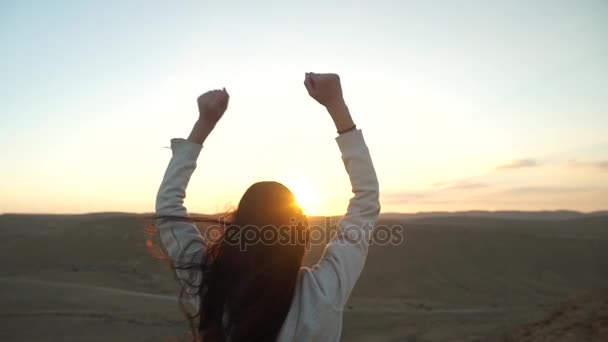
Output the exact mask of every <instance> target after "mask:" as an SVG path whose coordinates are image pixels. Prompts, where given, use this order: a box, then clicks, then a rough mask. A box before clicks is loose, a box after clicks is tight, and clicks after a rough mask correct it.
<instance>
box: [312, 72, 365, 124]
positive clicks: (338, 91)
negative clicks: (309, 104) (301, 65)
mask: <svg viewBox="0 0 608 342" xmlns="http://www.w3.org/2000/svg"><path fill="white" fill-rule="evenodd" d="M304 86H305V87H306V90H307V91H308V95H310V97H312V98H313V99H315V100H317V102H319V103H320V104H322V105H323V106H325V108H326V109H327V112H329V115H330V116H331V118H332V120H333V121H334V125H336V129H337V130H338V133H340V134H342V133H344V132H348V131H351V130H353V129H355V128H356V126H355V123H354V121H353V118H352V117H351V116H350V111H349V110H348V107H347V106H346V103H345V102H344V96H342V86H341V85H340V76H338V75H336V74H315V73H312V72H307V73H306V76H305V77H304Z"/></svg>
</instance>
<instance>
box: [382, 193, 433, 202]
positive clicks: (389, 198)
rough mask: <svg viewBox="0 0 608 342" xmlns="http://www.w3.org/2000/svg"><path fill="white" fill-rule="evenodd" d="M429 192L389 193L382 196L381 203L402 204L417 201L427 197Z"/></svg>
mask: <svg viewBox="0 0 608 342" xmlns="http://www.w3.org/2000/svg"><path fill="white" fill-rule="evenodd" d="M429 194H430V193H429V192H426V191H401V192H391V193H387V194H383V195H382V201H383V202H385V203H388V204H403V203H409V202H415V201H419V200H420V199H423V198H425V197H428V196H429Z"/></svg>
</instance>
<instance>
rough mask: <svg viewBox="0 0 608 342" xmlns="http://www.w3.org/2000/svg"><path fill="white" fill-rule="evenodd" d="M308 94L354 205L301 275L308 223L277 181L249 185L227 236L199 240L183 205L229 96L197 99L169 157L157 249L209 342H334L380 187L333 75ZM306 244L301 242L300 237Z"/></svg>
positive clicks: (320, 78) (314, 83)
mask: <svg viewBox="0 0 608 342" xmlns="http://www.w3.org/2000/svg"><path fill="white" fill-rule="evenodd" d="M304 85H305V86H306V89H307V90H308V94H309V95H310V96H311V97H312V98H313V99H315V100H316V101H317V102H319V103H320V104H321V105H323V106H325V108H326V109H327V111H328V112H329V115H330V116H331V118H332V119H333V121H334V124H335V125H336V128H337V131H338V134H339V135H338V137H337V138H336V141H337V143H338V147H339V148H340V151H341V152H342V160H343V162H344V166H345V168H346V171H347V172H348V175H349V177H350V182H351V184H352V192H353V193H354V197H353V198H352V199H351V200H350V203H349V205H348V209H347V211H346V214H345V216H344V218H343V219H342V220H341V221H340V222H339V223H338V229H337V234H336V235H335V236H334V237H332V240H331V241H330V243H329V244H328V245H327V247H326V248H325V251H324V253H323V256H322V257H321V259H320V261H319V263H318V264H317V265H315V266H314V267H312V268H308V267H302V266H301V264H302V258H303V256H304V252H305V250H306V247H307V238H306V237H307V227H306V224H305V223H306V218H305V216H304V215H303V214H302V211H301V210H300V208H299V207H298V206H297V204H296V202H295V198H294V196H293V194H292V193H291V192H290V191H289V190H288V189H287V188H286V187H285V186H283V185H281V184H279V183H276V182H260V183H256V184H253V185H252V186H251V187H250V188H249V189H248V190H247V191H246V192H245V194H244V195H243V197H242V199H241V200H240V202H239V204H238V207H237V209H236V211H235V212H234V213H233V214H232V215H231V218H230V223H229V224H227V225H226V227H225V229H223V231H222V234H221V237H219V238H215V239H213V240H212V241H209V239H203V237H202V236H201V234H200V232H199V230H197V228H196V226H195V225H194V224H193V223H192V222H191V220H190V219H188V213H187V211H186V208H185V207H184V206H183V201H184V198H185V190H186V187H187V185H188V182H189V180H190V176H191V175H192V172H193V171H194V169H195V168H196V160H197V157H198V155H199V153H200V151H201V148H202V144H203V143H204V141H205V139H206V138H207V136H208V135H209V134H210V133H211V131H212V130H213V128H214V127H215V125H216V124H217V122H218V121H219V119H220V118H221V117H222V115H223V114H224V112H225V110H226V108H227V106H228V99H229V96H228V93H227V92H226V90H225V89H224V90H213V91H210V92H207V93H205V94H203V95H201V96H200V97H199V98H198V107H199V113H200V116H199V119H198V121H197V122H196V124H195V125H194V128H193V129H192V133H190V136H189V137H188V139H187V140H184V139H173V140H172V141H171V149H172V151H173V156H172V158H171V161H170V162H169V166H168V167H167V171H166V173H165V176H164V179H163V181H162V184H161V186H160V189H159V191H158V196H157V198H156V214H157V227H158V230H159V233H160V237H161V241H162V243H163V245H164V247H165V249H166V251H167V253H168V255H169V257H170V258H171V260H172V262H173V263H174V264H175V265H176V274H177V277H178V279H179V280H180V281H181V282H182V284H183V289H184V291H183V292H182V304H184V305H185V307H186V311H187V312H188V313H189V314H190V317H191V319H192V320H193V321H194V322H195V323H196V324H195V325H194V326H195V327H196V328H195V330H196V331H197V333H198V335H199V338H200V339H201V340H203V341H231V342H240V341H277V340H278V341H338V340H339V339H340V335H341V330H342V312H343V310H344V306H345V304H346V301H347V300H348V297H349V295H350V293H351V290H352V289H353V287H354V285H355V283H356V281H357V279H358V277H359V275H360V274H361V271H362V269H363V266H364V263H365V258H366V256H367V250H368V245H369V238H370V233H371V230H372V228H373V226H374V223H375V220H376V218H377V216H378V213H379V210H380V204H379V202H378V180H377V178H376V173H375V171H374V166H373V164H372V160H371V158H370V155H369V151H368V149H367V146H366V145H365V141H364V140H363V135H362V133H361V131H360V130H358V129H357V128H356V126H355V124H354V122H353V119H352V118H351V115H350V112H349V110H348V107H347V106H346V104H345V102H344V98H343V96H342V88H341V85H340V78H339V77H338V75H336V74H314V73H307V74H306V76H305V80H304ZM302 237H304V238H302Z"/></svg>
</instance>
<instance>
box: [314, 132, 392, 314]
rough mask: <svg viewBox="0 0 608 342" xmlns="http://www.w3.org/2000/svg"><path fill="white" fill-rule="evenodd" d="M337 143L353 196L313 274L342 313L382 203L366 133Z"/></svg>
mask: <svg viewBox="0 0 608 342" xmlns="http://www.w3.org/2000/svg"><path fill="white" fill-rule="evenodd" d="M336 141H337V142H338V146H339V148H340V151H341V152H342V160H343V162H344V167H345V168H346V172H347V173H348V176H349V178H350V183H351V186H352V192H353V194H354V196H353V197H352V198H351V200H350V202H349V205H348V209H347V211H346V214H345V215H344V217H343V218H342V220H340V222H339V223H338V227H337V232H336V235H335V236H334V237H333V238H332V240H331V241H330V242H329V244H328V245H327V247H326V248H325V251H324V252H323V256H322V257H321V260H320V261H319V263H318V264H317V265H315V266H314V267H313V268H312V274H313V277H314V278H315V282H316V283H317V286H318V287H319V289H320V291H321V293H322V294H323V295H324V296H325V297H326V300H328V301H330V302H331V303H332V304H333V305H334V306H335V307H336V308H337V309H342V308H343V307H344V305H346V301H347V300H348V297H349V296H350V293H351V291H352V289H353V287H354V286H355V283H356V282H357V279H358V278H359V275H360V274H361V271H362V270H363V267H364V265H365V259H366V257H367V250H368V247H369V240H370V238H371V233H372V230H373V227H374V225H375V222H376V219H377V218H378V214H379V212H380V202H379V187H378V179H377V177H376V171H375V170H374V165H373V163H372V159H371V157H370V154H369V150H368V148H367V145H366V144H365V140H364V139H363V133H362V132H361V131H360V130H355V131H351V132H348V133H345V134H342V135H340V136H338V137H337V138H336Z"/></svg>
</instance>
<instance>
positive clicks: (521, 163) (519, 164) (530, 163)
mask: <svg viewBox="0 0 608 342" xmlns="http://www.w3.org/2000/svg"><path fill="white" fill-rule="evenodd" d="M535 166H540V162H539V161H537V160H536V159H530V158H524V159H515V160H513V161H511V162H509V163H507V164H503V165H499V166H497V167H496V169H497V170H510V169H522V168H525V167H535Z"/></svg>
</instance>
